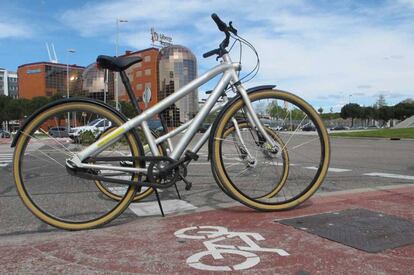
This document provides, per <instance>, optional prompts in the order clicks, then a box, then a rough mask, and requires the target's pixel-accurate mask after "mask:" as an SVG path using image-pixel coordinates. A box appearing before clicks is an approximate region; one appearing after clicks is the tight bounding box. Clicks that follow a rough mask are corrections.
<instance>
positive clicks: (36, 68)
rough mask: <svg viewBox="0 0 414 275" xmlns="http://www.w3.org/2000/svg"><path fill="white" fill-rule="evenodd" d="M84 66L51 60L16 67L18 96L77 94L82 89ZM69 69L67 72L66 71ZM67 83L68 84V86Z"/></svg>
mask: <svg viewBox="0 0 414 275" xmlns="http://www.w3.org/2000/svg"><path fill="white" fill-rule="evenodd" d="M84 69H85V68H84V67H81V66H77V65H69V66H68V65H66V64H58V63H51V62H36V63H29V64H24V65H21V66H19V67H18V69H17V75H18V85H19V97H20V98H27V99H31V98H33V97H35V96H52V95H56V94H58V95H62V96H66V94H67V87H69V96H79V95H80V93H81V91H82V73H83V71H84ZM68 71H69V74H68V73H67V72H68ZM68 85H69V86H68Z"/></svg>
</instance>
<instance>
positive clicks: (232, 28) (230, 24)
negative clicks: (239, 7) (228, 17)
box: [228, 21, 237, 35]
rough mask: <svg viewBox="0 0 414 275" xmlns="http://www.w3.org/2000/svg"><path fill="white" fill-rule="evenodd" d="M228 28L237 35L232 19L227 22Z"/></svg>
mask: <svg viewBox="0 0 414 275" xmlns="http://www.w3.org/2000/svg"><path fill="white" fill-rule="evenodd" d="M228 30H229V31H230V32H232V33H233V34H234V35H237V30H236V29H235V28H234V27H233V22H232V21H230V22H229V27H228Z"/></svg>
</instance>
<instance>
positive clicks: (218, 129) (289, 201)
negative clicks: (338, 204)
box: [210, 90, 330, 211]
mask: <svg viewBox="0 0 414 275" xmlns="http://www.w3.org/2000/svg"><path fill="white" fill-rule="evenodd" d="M248 96H249V98H250V101H251V102H252V104H253V106H258V105H260V103H261V102H259V100H263V101H264V102H274V101H276V106H277V100H281V101H283V102H288V104H291V105H292V106H295V107H294V108H293V109H292V110H291V111H290V113H292V112H295V111H297V112H301V115H304V117H303V119H302V121H304V120H305V119H306V121H309V122H308V123H313V124H314V125H315V127H316V133H317V138H308V139H310V140H311V141H313V142H314V143H316V145H317V144H319V145H320V148H316V149H314V148H313V147H312V145H313V144H311V143H306V142H302V140H301V139H300V138H298V140H299V141H300V142H302V143H300V144H295V143H294V142H293V143H292V146H293V145H294V147H292V148H293V149H289V148H288V146H290V142H291V138H292V136H293V135H295V133H297V132H298V129H300V128H299V127H300V126H301V125H300V124H299V125H298V126H297V127H296V130H295V131H287V132H286V133H283V135H285V136H286V138H285V140H284V143H285V146H286V148H288V152H289V159H290V161H292V159H293V160H294V161H295V162H296V161H298V160H299V157H301V156H302V155H306V154H303V153H297V148H301V147H304V146H305V145H310V149H311V150H313V151H314V152H316V154H315V156H316V157H315V159H311V158H309V159H310V160H309V159H306V157H303V159H304V160H303V164H304V165H302V163H300V164H298V165H297V164H293V163H290V164H289V165H290V166H291V167H290V169H289V171H290V172H289V178H288V179H287V182H286V183H285V184H284V186H283V188H282V189H281V190H280V192H279V193H278V194H275V196H274V197H272V198H266V200H263V199H258V198H257V197H256V198H255V197H252V196H251V195H249V194H248V192H247V191H245V190H242V188H241V183H237V182H235V181H234V178H235V177H234V178H231V176H229V174H230V172H229V171H228V170H229V169H227V170H226V167H225V164H224V162H223V157H222V156H223V150H227V149H226V148H224V147H223V143H224V142H223V137H224V133H225V131H226V129H227V127H228V125H229V123H230V121H231V118H232V117H234V116H237V115H240V113H243V110H244V109H243V108H244V107H245V105H244V102H243V100H242V98H241V97H240V96H239V97H237V98H235V99H234V100H232V101H231V102H230V103H229V104H228V105H227V106H226V107H225V108H224V109H223V110H222V111H221V112H220V114H219V115H218V117H217V119H216V121H215V123H214V125H213V129H212V133H211V136H210V146H211V149H210V150H211V160H212V161H211V167H212V170H213V173H216V174H215V175H216V177H217V178H218V181H219V183H220V184H222V185H223V187H224V188H225V189H226V190H227V191H228V193H230V194H231V197H232V198H234V199H236V200H237V201H239V202H241V203H243V204H245V205H246V206H249V207H251V208H254V209H257V210H262V211H273V210H284V209H289V208H292V207H295V206H297V205H299V204H301V203H303V202H304V201H305V200H307V199H309V198H310V197H311V196H312V195H313V194H314V193H315V192H316V190H317V189H318V188H319V186H320V185H321V184H322V182H323V180H324V178H325V176H326V173H327V170H328V166H329V160H330V144H329V137H328V134H327V131H326V129H325V127H324V125H323V122H322V120H321V119H320V117H319V116H318V114H317V113H316V111H315V110H314V109H313V108H312V107H311V106H310V105H309V104H307V103H306V102H305V101H304V100H303V99H301V98H299V97H298V96H296V95H293V94H291V93H288V92H285V91H281V90H259V91H254V92H251V93H249V94H248ZM266 108H269V105H267V107H266ZM276 110H277V108H276ZM255 112H256V113H260V112H259V111H256V110H255ZM285 113H286V112H285ZM285 120H286V119H285ZM290 124H291V125H290V126H291V129H290V130H293V127H292V125H293V124H292V120H291V121H290ZM288 130H289V129H288ZM281 134H282V133H280V135H279V136H281ZM300 135H301V138H303V136H304V137H305V138H306V135H302V134H300ZM289 136H290V139H288V138H287V137H289ZM315 141H316V142H315ZM295 142H296V141H295ZM307 142H308V141H307ZM308 147H309V146H308ZM308 147H307V148H308ZM295 150H296V151H295ZM292 151H294V153H297V154H296V155H297V156H295V157H293V158H292ZM298 156H299V157H298ZM310 161H312V163H313V164H314V165H315V166H317V167H316V168H315V167H310V166H305V165H306V164H307V162H310ZM294 165H295V166H294ZM296 165H297V166H296ZM248 168H249V167H248ZM248 168H245V169H244V170H247V169H248ZM292 168H295V169H294V170H295V171H294V173H292ZM302 168H303V169H302ZM249 169H250V168H249ZM301 169H302V170H301ZM250 170H253V169H250ZM313 171H316V172H314V174H313ZM235 173H236V172H234V174H235ZM253 175H254V174H253ZM296 176H297V178H295V177H296ZM244 178H245V177H243V179H244ZM245 180H246V181H248V179H247V177H246V179H245ZM238 181H239V182H241V180H240V179H238ZM289 182H292V184H291V185H290V184H289ZM302 183H303V185H304V186H302ZM245 189H246V190H247V188H245ZM270 199H273V200H270Z"/></svg>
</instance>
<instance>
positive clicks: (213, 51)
mask: <svg viewBox="0 0 414 275" xmlns="http://www.w3.org/2000/svg"><path fill="white" fill-rule="evenodd" d="M215 54H220V49H214V50H211V51H209V52H206V53H204V54H203V57H204V58H207V57H210V56H212V55H215Z"/></svg>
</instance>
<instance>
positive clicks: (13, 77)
mask: <svg viewBox="0 0 414 275" xmlns="http://www.w3.org/2000/svg"><path fill="white" fill-rule="evenodd" d="M0 95H6V96H10V97H13V98H17V97H18V85H17V73H16V72H11V71H8V70H6V69H2V68H0Z"/></svg>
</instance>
